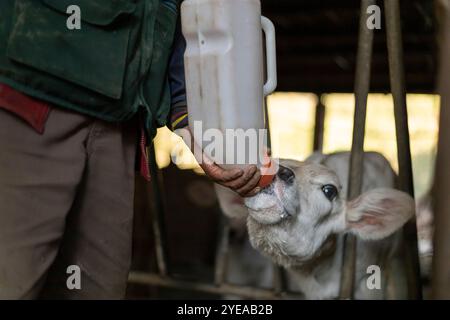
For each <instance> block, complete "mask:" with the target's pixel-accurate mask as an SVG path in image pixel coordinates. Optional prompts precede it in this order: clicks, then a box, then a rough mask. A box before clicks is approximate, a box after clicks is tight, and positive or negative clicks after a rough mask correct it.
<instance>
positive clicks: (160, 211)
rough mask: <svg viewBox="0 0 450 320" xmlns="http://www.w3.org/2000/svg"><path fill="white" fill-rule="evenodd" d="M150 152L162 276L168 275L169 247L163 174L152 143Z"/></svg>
mask: <svg viewBox="0 0 450 320" xmlns="http://www.w3.org/2000/svg"><path fill="white" fill-rule="evenodd" d="M148 154H149V158H150V159H149V160H150V163H149V169H150V173H151V176H152V180H151V183H152V189H153V194H152V197H151V198H152V201H151V206H152V212H153V214H152V227H153V234H154V237H155V251H156V261H157V265H158V272H159V274H160V275H162V276H167V275H168V266H167V247H166V243H167V242H166V234H165V230H166V228H165V224H164V216H165V215H164V212H165V206H164V198H163V193H162V192H161V189H162V174H161V171H160V170H158V166H157V163H156V157H155V146H154V144H153V143H152V144H151V147H150V152H148Z"/></svg>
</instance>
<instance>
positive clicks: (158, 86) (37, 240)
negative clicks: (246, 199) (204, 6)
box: [0, 0, 260, 299]
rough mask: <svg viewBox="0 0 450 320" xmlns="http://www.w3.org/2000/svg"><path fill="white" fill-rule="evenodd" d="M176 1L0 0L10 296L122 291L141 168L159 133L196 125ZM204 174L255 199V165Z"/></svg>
mask: <svg viewBox="0 0 450 320" xmlns="http://www.w3.org/2000/svg"><path fill="white" fill-rule="evenodd" d="M179 4H180V1H177V0H117V1H110V0H95V1H94V0H3V1H1V2H0V299H33V298H70V299H77V298H88V299H91V298H93V299H95V298H98V299H105V298H106V299H117V298H123V297H124V294H125V289H126V283H127V277H128V272H129V267H130V260H131V238H132V235H131V232H132V220H133V196H134V177H135V167H136V166H135V164H136V162H137V164H138V167H139V168H140V169H141V173H142V174H143V175H144V176H146V177H148V172H147V168H148V166H147V162H146V154H145V146H146V145H147V144H148V142H149V141H151V139H152V138H153V137H154V135H155V132H156V128H157V127H161V126H164V125H166V124H167V125H169V126H171V127H172V129H178V128H182V127H185V126H186V125H187V117H186V99H185V86H184V70H183V69H184V68H183V52H184V47H185V43H184V40H183V38H182V36H181V34H180V28H179V26H178V27H176V25H177V23H176V22H177V18H178V14H179ZM72 5H75V6H76V8H75V9H79V11H80V13H81V15H80V17H81V24H80V26H81V28H78V29H74V30H71V29H69V28H68V23H67V19H68V15H67V14H66V12H67V8H68V7H69V6H72ZM72 8H73V7H72ZM75 18H76V17H75ZM174 38H175V41H174ZM136 159H137V161H135V160H136ZM202 168H203V169H204V171H205V172H206V174H207V175H208V176H209V177H210V178H211V179H212V180H213V181H215V182H217V183H220V184H222V185H224V186H227V187H229V188H231V189H232V190H234V191H236V192H238V193H239V194H240V195H242V196H250V195H253V194H255V193H256V192H258V191H259V189H258V187H257V184H258V181H259V178H260V173H259V170H257V168H256V167H254V166H249V167H247V168H246V169H244V170H241V169H235V170H225V169H222V168H220V167H219V166H217V165H215V164H214V163H211V162H210V161H205V162H204V163H203V164H202ZM68 268H69V269H68ZM73 268H75V269H73ZM77 268H79V270H80V271H81V289H79V290H78V288H75V289H74V288H68V286H67V284H66V280H67V278H68V277H69V276H70V275H69V274H67V270H77ZM69 287H70V286H69ZM70 289H74V290H70Z"/></svg>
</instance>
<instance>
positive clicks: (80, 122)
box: [0, 109, 137, 299]
mask: <svg viewBox="0 0 450 320" xmlns="http://www.w3.org/2000/svg"><path fill="white" fill-rule="evenodd" d="M136 132H137V128H136V123H135V122H134V121H130V122H127V123H123V124H113V123H106V122H103V121H99V120H95V119H93V118H90V117H87V116H83V115H81V114H77V113H72V112H68V111H63V110H58V109H54V110H52V111H51V113H50V116H49V118H48V121H47V126H46V130H45V133H44V134H43V135H40V134H38V133H36V132H35V131H34V130H33V129H32V128H31V127H30V126H28V125H27V124H26V123H25V122H23V121H22V120H21V119H20V118H18V117H16V116H15V115H13V114H10V113H8V112H7V111H4V110H0V299H35V298H49V299H121V298H123V297H124V295H125V290H126V284H127V277H128V272H129V268H130V261H131V240H132V239H131V234H132V221H133V197H134V177H135V171H134V168H135V166H134V161H135V153H136V145H137V139H136ZM71 266H76V267H75V268H79V269H78V270H81V273H80V275H81V276H80V277H79V280H80V282H79V284H80V285H81V289H77V288H75V289H74V288H73V284H76V283H77V280H74V279H78V278H73V277H72V278H70V277H71V276H75V277H76V276H77V272H76V269H71V268H73V267H71ZM74 270H75V271H74ZM68 282H69V283H71V284H72V285H69V286H68V285H67V284H68ZM69 288H70V289H69Z"/></svg>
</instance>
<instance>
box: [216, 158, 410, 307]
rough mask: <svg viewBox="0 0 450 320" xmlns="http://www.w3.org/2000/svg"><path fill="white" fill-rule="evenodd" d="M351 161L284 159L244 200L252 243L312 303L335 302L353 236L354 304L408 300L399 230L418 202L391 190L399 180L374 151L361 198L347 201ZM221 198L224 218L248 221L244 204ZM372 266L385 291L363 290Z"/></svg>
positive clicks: (220, 192)
mask: <svg viewBox="0 0 450 320" xmlns="http://www.w3.org/2000/svg"><path fill="white" fill-rule="evenodd" d="M348 163H349V153H336V154H332V155H328V156H326V155H322V154H314V155H313V156H311V157H310V158H309V159H308V160H307V161H306V162H298V161H292V160H282V161H281V162H280V164H281V166H282V167H281V170H280V172H279V174H278V175H277V177H276V178H275V180H274V182H273V183H272V185H271V186H269V187H268V188H266V189H265V190H263V191H262V192H261V193H259V194H258V195H256V196H255V197H253V198H248V199H246V200H245V205H246V207H247V208H248V212H249V213H250V214H249V215H248V218H247V226H248V232H249V236H250V242H251V244H252V245H253V247H255V248H256V249H257V250H258V251H260V252H261V253H262V254H263V255H265V256H267V257H269V258H270V259H271V260H272V261H274V262H276V263H277V264H280V265H282V266H284V267H285V268H286V270H287V273H288V276H289V277H288V279H289V282H290V287H291V289H297V290H300V291H301V292H302V293H303V294H304V295H305V297H306V298H307V299H334V298H337V297H338V294H339V286H340V270H341V264H342V252H343V237H344V234H345V233H353V234H355V235H356V236H357V237H358V239H359V240H358V248H357V261H356V274H355V280H356V284H355V298H357V299H385V298H397V299H401V298H406V285H405V281H406V280H405V278H404V277H405V272H403V269H402V268H403V263H402V256H401V255H402V251H401V250H400V244H401V239H402V235H401V230H400V231H397V230H399V229H400V228H401V227H402V226H403V224H404V223H406V221H408V220H409V219H410V218H411V217H412V216H413V214H414V201H413V199H412V198H411V197H410V196H409V195H407V194H405V193H403V192H400V191H397V190H394V189H392V188H393V187H394V181H395V174H394V172H393V170H392V168H391V167H390V165H389V163H388V162H387V160H386V159H385V158H384V157H383V156H381V155H380V154H377V153H366V154H365V159H364V173H363V185H362V191H363V194H362V195H361V196H360V197H358V198H357V199H354V200H353V201H346V194H347V185H346V182H347V177H348ZM217 193H218V196H219V201H220V203H221V206H222V209H223V211H224V213H225V214H227V215H228V216H230V215H232V216H234V218H236V216H241V217H242V216H243V215H246V211H245V210H243V207H242V204H240V203H239V201H236V200H232V201H230V199H231V196H230V192H229V191H227V190H226V189H224V188H221V187H217ZM241 259H242V258H241ZM253 259H254V258H253ZM371 265H377V266H379V267H380V269H381V289H370V288H369V287H368V286H367V284H366V280H367V278H368V277H369V276H370V273H367V268H368V267H369V266H371ZM247 271H248V269H247ZM250 272H251V271H250ZM266 282H267V281H266Z"/></svg>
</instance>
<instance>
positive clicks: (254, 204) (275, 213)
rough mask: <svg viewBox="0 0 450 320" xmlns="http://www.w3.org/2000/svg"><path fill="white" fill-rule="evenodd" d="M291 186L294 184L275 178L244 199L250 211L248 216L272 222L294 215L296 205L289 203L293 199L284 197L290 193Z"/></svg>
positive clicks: (267, 222)
mask: <svg viewBox="0 0 450 320" xmlns="http://www.w3.org/2000/svg"><path fill="white" fill-rule="evenodd" d="M291 188H294V186H292V185H287V184H285V183H284V182H283V181H282V180H281V179H279V178H275V180H274V181H273V183H271V184H270V185H269V186H267V187H266V188H264V189H263V190H261V192H260V193H258V194H257V195H256V196H254V197H252V198H249V199H247V200H246V202H245V205H246V206H247V208H248V209H249V211H250V216H251V217H252V218H253V219H254V220H256V221H257V222H260V223H262V224H273V223H277V222H280V221H281V220H285V219H287V218H289V217H292V216H294V215H295V213H296V212H297V208H298V205H296V204H295V203H291V202H292V201H293V200H295V199H289V197H286V195H287V194H290V193H292V191H291ZM288 189H289V190H290V191H289V192H288V191H287V190H288ZM295 198H297V197H295ZM264 203H266V204H267V205H264Z"/></svg>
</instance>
